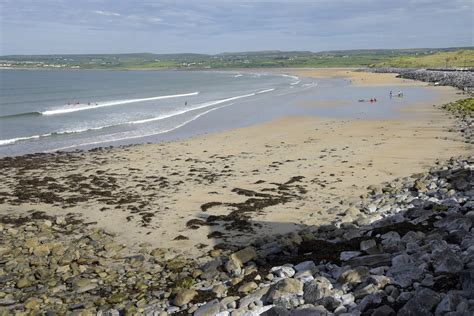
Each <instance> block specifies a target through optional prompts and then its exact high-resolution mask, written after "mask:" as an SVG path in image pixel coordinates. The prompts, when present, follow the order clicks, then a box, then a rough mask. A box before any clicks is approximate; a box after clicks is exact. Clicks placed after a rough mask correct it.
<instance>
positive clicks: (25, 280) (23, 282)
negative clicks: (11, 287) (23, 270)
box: [16, 278, 32, 289]
mask: <svg viewBox="0 0 474 316" xmlns="http://www.w3.org/2000/svg"><path fill="white" fill-rule="evenodd" d="M31 285H32V283H31V281H30V280H29V279H28V278H21V279H19V280H18V282H17V283H16V287H17V288H19V289H23V288H25V287H29V286H31Z"/></svg>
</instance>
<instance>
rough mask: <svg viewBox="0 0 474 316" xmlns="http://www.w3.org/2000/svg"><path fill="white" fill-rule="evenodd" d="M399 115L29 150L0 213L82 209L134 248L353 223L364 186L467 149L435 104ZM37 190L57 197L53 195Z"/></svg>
mask: <svg viewBox="0 0 474 316" xmlns="http://www.w3.org/2000/svg"><path fill="white" fill-rule="evenodd" d="M284 72H286V73H290V72H291V73H293V74H297V75H300V76H319V77H322V76H325V77H330V76H334V77H339V76H344V77H347V78H349V79H350V80H352V82H353V83H355V84H381V83H384V84H400V83H402V84H416V85H418V84H419V83H413V82H412V81H407V80H403V81H402V82H400V80H399V79H395V78H394V77H393V76H392V75H390V76H386V75H380V74H367V73H354V72H351V71H350V70H341V69H338V70H327V69H324V70H306V69H303V70H285V71H284ZM431 89H434V88H431ZM436 89H438V90H440V89H442V91H443V96H442V98H440V100H439V104H442V103H445V102H447V101H452V100H454V99H456V98H459V96H458V95H457V94H456V90H454V89H451V88H441V87H439V88H438V87H437V88H436ZM440 91H441V90H440ZM404 111H408V112H413V113H415V112H414V111H416V113H417V115H413V116H412V117H413V118H412V119H403V120H338V119H327V118H316V117H304V118H302V117H288V118H284V119H279V120H277V121H273V122H270V123H267V124H261V125H256V126H251V127H246V128H241V129H235V130H229V131H225V132H221V133H216V134H212V135H206V136H202V137H196V138H193V139H189V140H186V141H181V142H170V143H163V144H150V145H138V146H131V147H126V148H116V149H112V150H104V151H96V152H91V153H81V154H73V155H71V156H68V157H65V158H51V159H49V158H48V159H47V158H42V157H40V158H32V159H30V160H28V161H27V162H26V163H25V165H26V167H25V165H23V166H22V167H15V168H13V167H8V168H3V170H2V171H1V174H0V177H1V181H0V198H1V197H2V195H5V194H2V192H6V193H7V194H14V192H15V190H16V191H17V193H16V195H18V192H19V191H23V192H28V194H29V196H28V195H27V196H26V197H23V198H24V200H23V202H22V203H15V202H14V199H13V198H11V197H9V196H8V195H6V196H5V197H4V203H3V204H0V209H1V212H2V213H3V214H11V213H18V212H28V211H30V210H43V211H46V212H48V213H52V214H55V215H58V214H66V213H68V212H72V213H80V214H82V216H83V218H84V219H86V220H88V221H92V222H97V225H98V226H99V227H105V228H106V229H108V230H110V231H113V232H116V233H117V234H118V235H119V238H120V240H122V241H123V242H124V243H126V244H127V245H129V247H131V248H133V247H135V246H136V245H138V244H140V243H142V242H149V243H151V244H152V245H153V246H156V247H164V248H172V249H175V250H177V251H180V252H185V253H186V254H191V255H195V254H197V253H199V252H201V251H204V250H208V249H210V248H211V247H213V246H214V245H216V244H218V243H221V242H246V241H249V240H252V239H254V238H255V237H256V236H258V235H266V234H276V233H285V232H289V231H291V230H293V229H294V228H295V227H298V226H300V225H303V226H311V225H321V224H326V223H330V222H332V221H341V220H350V219H351V218H350V217H348V216H344V215H342V213H343V211H344V210H345V209H346V208H347V207H348V205H350V204H351V203H352V202H354V201H357V199H358V197H359V195H361V194H364V193H365V192H367V190H366V187H367V186H368V185H371V184H380V183H382V182H384V181H389V180H392V179H394V178H397V177H403V176H409V175H410V174H412V173H417V172H423V171H426V170H427V169H428V168H429V166H432V165H433V164H434V162H435V161H436V160H437V159H448V158H450V157H452V156H457V155H462V154H466V153H468V152H469V151H470V150H472V148H469V147H466V146H467V145H466V144H465V143H463V142H462V140H461V137H460V136H458V135H457V134H455V133H452V132H448V129H449V127H450V126H452V125H453V121H452V120H451V119H450V118H449V117H448V116H447V115H446V114H445V113H444V112H442V111H440V110H437V109H435V108H434V107H433V106H432V104H419V105H417V107H416V110H413V109H412V108H411V107H410V108H407V109H405V110H404ZM471 152H472V151H471ZM22 169H23V170H22ZM45 177H49V178H46V179H45ZM28 181H29V182H28ZM61 191H62V192H61ZM42 192H54V193H53V195H52V196H49V200H48V196H46V197H44V198H42V195H41V193H42ZM63 198H64V199H65V198H70V200H69V201H67V200H64V201H62V202H61V201H59V200H60V199H63ZM38 199H43V201H46V202H48V201H49V202H51V203H45V202H39V203H38V202H34V201H37V200H38ZM58 199H59V200H58ZM0 200H1V199H0ZM212 202H216V203H212ZM209 203H210V204H209ZM15 204H18V205H15ZM210 215H215V216H214V217H212V216H211V217H209V216H210ZM190 221H191V222H190Z"/></svg>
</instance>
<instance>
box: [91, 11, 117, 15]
mask: <svg viewBox="0 0 474 316" xmlns="http://www.w3.org/2000/svg"><path fill="white" fill-rule="evenodd" d="M92 12H93V13H95V14H98V15H103V16H122V15H121V14H120V13H117V12H111V11H101V10H96V11H92Z"/></svg>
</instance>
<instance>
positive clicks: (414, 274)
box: [387, 254, 424, 288]
mask: <svg viewBox="0 0 474 316" xmlns="http://www.w3.org/2000/svg"><path fill="white" fill-rule="evenodd" d="M423 272H424V268H423V265H422V264H420V265H417V264H415V262H414V260H413V259H412V258H411V257H410V256H409V255H406V254H401V255H398V256H396V257H394V258H393V260H392V267H391V268H390V270H389V271H388V272H387V274H388V275H390V276H392V277H393V279H394V281H395V283H397V284H398V285H400V286H401V287H404V288H405V287H408V286H410V285H411V284H412V283H413V282H414V281H420V280H421V278H422V277H423Z"/></svg>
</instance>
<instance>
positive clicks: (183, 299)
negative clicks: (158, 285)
mask: <svg viewBox="0 0 474 316" xmlns="http://www.w3.org/2000/svg"><path fill="white" fill-rule="evenodd" d="M197 294H198V293H197V292H196V291H195V290H191V289H182V290H180V291H179V292H178V294H176V296H175V298H174V299H173V305H175V306H183V305H185V304H188V303H189V302H191V301H192V300H193V298H194V297H195V296H196V295H197Z"/></svg>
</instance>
